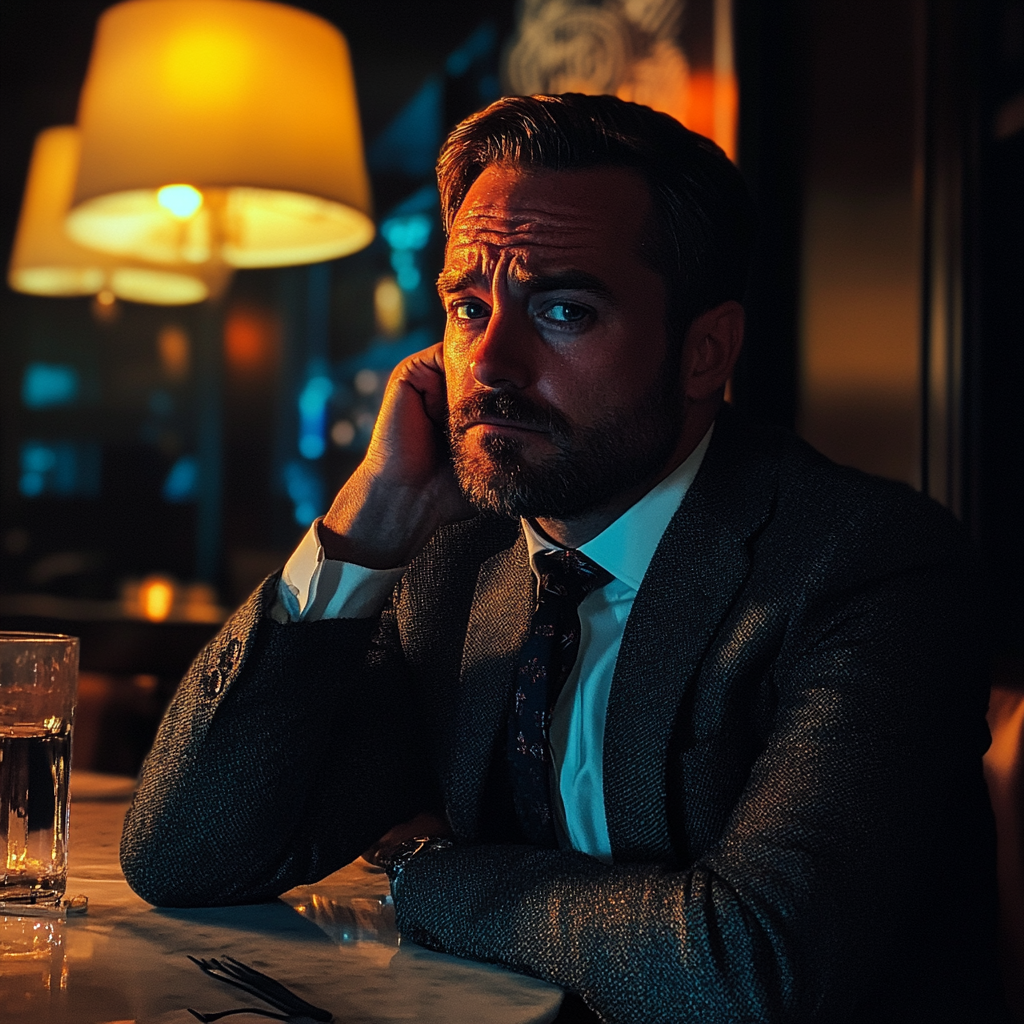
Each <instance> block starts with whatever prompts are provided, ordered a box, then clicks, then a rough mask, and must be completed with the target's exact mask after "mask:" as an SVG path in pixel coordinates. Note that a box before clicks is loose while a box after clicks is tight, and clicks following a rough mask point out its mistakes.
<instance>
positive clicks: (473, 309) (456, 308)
mask: <svg viewBox="0 0 1024 1024" xmlns="http://www.w3.org/2000/svg"><path fill="white" fill-rule="evenodd" d="M452 316H454V317H455V319H456V320H479V319H480V318H481V317H485V316H487V306H485V305H484V303H482V302H478V301H477V300H476V299H463V300H462V301H461V302H456V303H455V304H454V305H453V306H452Z"/></svg>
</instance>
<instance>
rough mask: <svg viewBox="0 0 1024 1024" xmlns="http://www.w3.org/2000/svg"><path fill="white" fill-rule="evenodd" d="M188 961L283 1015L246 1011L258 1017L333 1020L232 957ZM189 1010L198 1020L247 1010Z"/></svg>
mask: <svg viewBox="0 0 1024 1024" xmlns="http://www.w3.org/2000/svg"><path fill="white" fill-rule="evenodd" d="M189 960H191V961H192V963H194V964H195V965H196V966H197V967H198V968H199V969H200V970H201V971H202V972H203V973H204V974H206V975H208V976H209V977H211V978H215V979H216V980H217V981H222V982H224V984H226V985H232V986H234V987H235V988H240V989H241V990H242V991H243V992H248V993H249V995H253V996H256V998H257V999H262V1000H263V1001H264V1002H265V1003H269V1004H270V1005H271V1006H273V1007H274V1008H275V1009H276V1010H280V1011H281V1012H282V1013H283V1014H285V1016H283V1017H281V1016H279V1015H278V1014H273V1013H269V1012H267V1011H266V1010H249V1011H248V1012H249V1013H259V1014H260V1015H261V1016H264V1017H274V1018H276V1019H278V1020H288V1019H289V1018H291V1017H308V1018H311V1019H312V1020H314V1021H318V1022H322V1024H327V1022H329V1021H332V1020H334V1016H333V1014H332V1013H331V1011H330V1010H324V1009H323V1008H321V1007H319V1006H314V1005H313V1004H312V1003H307V1002H306V1000H305V999H302V998H301V997H300V996H297V995H296V994H295V993H294V992H292V991H291V990H290V989H288V988H285V986H284V985H282V984H281V983H280V982H279V981H275V980H274V979H273V978H271V977H269V976H268V975H266V974H262V973H261V972H260V971H257V970H255V969H254V968H252V967H249V966H247V965H246V964H243V963H242V962H241V961H239V960H236V959H235V958H234V957H230V956H226V957H224V959H223V960H217V959H215V958H213V957H211V958H210V959H209V960H206V959H199V958H197V957H194V956H190V957H189ZM189 1012H190V1013H192V1014H193V1016H195V1017H197V1018H198V1019H202V1020H204V1021H210V1020H216V1019H217V1018H218V1017H224V1016H227V1015H228V1014H229V1013H244V1012H246V1011H245V1008H244V1007H243V1008H240V1009H237V1010H227V1011H225V1012H224V1013H221V1014H218V1015H217V1016H216V1017H215V1016H213V1015H210V1014H205V1015H202V1016H200V1015H199V1014H198V1013H196V1012H195V1011H191V1010H190V1011H189Z"/></svg>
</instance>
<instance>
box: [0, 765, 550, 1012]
mask: <svg viewBox="0 0 1024 1024" xmlns="http://www.w3.org/2000/svg"><path fill="white" fill-rule="evenodd" d="M124 792H125V785H124V783H121V784H120V785H119V784H118V783H116V782H112V781H110V780H109V779H108V780H104V779H102V778H96V777H90V776H89V775H88V773H84V774H83V775H82V777H81V779H80V781H79V785H78V786H77V787H76V786H75V782H74V779H73V781H72V806H71V855H70V877H69V881H68V890H67V894H68V896H74V895H78V894H84V895H85V896H88V898H89V909H88V913H87V914H85V915H83V916H80V917H76V916H69V917H68V919H67V920H66V921H62V920H59V919H53V918H37V917H16V916H6V917H5V916H0V1006H2V1007H3V1014H2V1016H3V1020H4V1022H5V1024H50V1022H52V1024H101V1022H102V1024H106V1022H113V1021H117V1022H121V1021H128V1022H138V1024H148V1022H151V1021H152V1022H158V1024H193V1021H194V1019H193V1018H192V1017H191V1016H189V1014H188V1013H187V1012H186V1007H193V1008H195V1009H197V1010H200V1011H203V1012H216V1011H218V1010H226V1009H229V1008H232V1007H236V1006H260V1005H262V1004H260V1003H259V1002H258V1001H257V1000H250V999H249V998H248V997H247V996H246V995H245V994H244V993H242V992H236V991H234V990H232V989H230V988H228V987H227V986H224V985H221V984H219V983H218V982H216V981H213V980H212V979H210V978H207V977H206V976H205V975H203V974H202V973H201V972H200V971H199V969H198V968H196V967H195V966H194V965H193V964H192V963H190V962H189V960H188V959H187V955H188V954H191V955H193V956H197V957H219V956H223V955H229V956H233V957H235V958H237V959H238V960H241V961H243V962H244V963H247V964H250V965H251V966H253V967H256V968H257V969H259V970H262V971H264V972H265V973H267V974H269V975H271V976H272V977H274V978H276V979H278V980H279V981H281V982H283V983H284V984H286V985H287V986H288V987H289V988H292V989H293V990H294V991H295V992H296V993H297V994H299V995H301V996H302V997H303V998H305V999H307V1000H309V1001H310V1002H311V1003H314V1004H316V1005H318V1006H324V1007H327V1008H329V1009H330V1010H331V1011H332V1012H333V1013H334V1015H335V1020H336V1021H337V1022H338V1024H371V1022H375V1024H383V1022H392V1021H394V1022H397V1021H406V1022H408V1021H420V1022H427V1024H430V1022H437V1024H452V1022H467V1024H482V1022H487V1024H492V1022H493V1024H527V1022H536V1024H540V1022H544V1021H550V1020H552V1019H553V1018H554V1017H555V1015H556V1014H557V1012H558V1007H559V1004H560V1003H561V998H562V994H561V991H560V990H559V989H557V988H555V987H553V986H551V985H547V984H545V983H543V982H540V981H536V980H534V979H531V978H525V977H522V976H520V975H517V974H512V973H510V972H508V971H505V970H502V969H500V968H497V967H490V966H487V965H483V964H474V963H471V962H469V961H464V960H459V959H456V958H454V957H447V956H443V955H440V954H437V953H431V952H429V951H428V950H424V949H421V948H420V947H418V946H415V945H413V944H411V943H406V942H401V941H400V940H399V936H398V933H397V931H396V930H395V922H394V908H393V906H392V905H391V902H390V899H389V898H388V895H387V894H388V885H387V879H386V878H385V877H384V875H383V874H381V873H380V872H379V871H377V870H375V869H373V868H371V867H370V866H369V865H367V864H366V863H365V862H363V861H357V862H356V863H355V864H351V865H349V866H348V867H346V868H344V869H342V870H341V871H339V872H336V873H335V874H333V875H331V876H329V877H328V878H326V879H324V880H323V881H322V882H318V883H317V884H316V885H312V886H302V887H300V888H297V889H293V890H292V891H291V892H289V893H286V894H285V896H284V897H283V898H282V899H281V900H278V901H276V902H274V903H267V904H261V905H258V906H246V907H225V908H214V909H205V910H159V909H157V908H155V907H151V906H150V905H149V904H147V903H145V902H143V901H142V900H141V899H139V898H138V897H137V896H136V895H135V894H134V893H133V892H132V891H131V890H130V889H129V888H128V885H127V883H126V882H125V880H124V876H123V875H122V874H121V870H120V867H119V865H118V860H117V847H118V841H119V838H120V832H121V824H122V821H123V819H124V814H125V811H126V810H127V806H128V805H127V801H126V799H125V798H124ZM229 1019H230V1020H238V1021H239V1022H240V1024H241V1022H244V1021H252V1022H254V1024H255V1022H257V1021H259V1020H261V1019H262V1020H266V1018H265V1017H264V1018H260V1017H255V1016H252V1017H250V1016H245V1015H239V1016H238V1017H232V1018H229Z"/></svg>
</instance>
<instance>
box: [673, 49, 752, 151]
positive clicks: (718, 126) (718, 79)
mask: <svg viewBox="0 0 1024 1024" xmlns="http://www.w3.org/2000/svg"><path fill="white" fill-rule="evenodd" d="M739 105H740V92H739V86H738V84H737V82H736V76H735V75H734V74H718V75H716V74H715V72H714V71H711V70H710V69H708V70H699V71H692V72H691V73H690V81H689V85H688V88H687V91H686V101H685V105H684V113H683V116H682V117H681V118H680V120H681V121H682V122H683V124H685V125H686V127H687V128H689V129H690V130H691V131H695V132H699V133H700V134H701V135H706V136H707V137H708V138H709V139H714V140H715V142H717V143H718V145H719V146H721V147H722V149H724V150H725V155H726V156H727V157H729V159H730V160H735V159H736V120H737V117H738V116H739Z"/></svg>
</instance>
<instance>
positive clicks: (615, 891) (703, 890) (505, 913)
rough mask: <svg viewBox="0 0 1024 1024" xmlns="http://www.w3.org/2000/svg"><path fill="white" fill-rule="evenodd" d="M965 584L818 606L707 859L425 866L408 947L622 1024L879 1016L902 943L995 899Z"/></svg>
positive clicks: (902, 586) (420, 865)
mask: <svg viewBox="0 0 1024 1024" xmlns="http://www.w3.org/2000/svg"><path fill="white" fill-rule="evenodd" d="M951 589H952V587H951V577H950V572H949V567H948V566H938V565H932V566H931V567H921V566H918V567H915V568H913V569H907V568H905V567H904V569H903V570H894V571H893V573H892V575H891V576H889V577H888V578H885V579H876V580H874V581H872V582H871V583H870V584H866V585H857V586H855V587H853V588H852V589H848V590H847V591H846V592H845V593H836V592H835V591H833V594H832V595H831V596H829V597H827V598H821V599H819V600H818V601H817V602H815V603H814V604H813V607H808V608H807V609H806V610H805V611H803V612H802V622H801V628H800V630H799V641H798V642H794V643H790V644H789V645H788V646H786V648H785V650H784V651H783V652H781V653H780V652H778V651H777V652H776V655H777V656H776V658H775V662H774V664H773V666H772V668H771V669H770V671H772V672H773V673H774V674H775V687H776V689H777V692H778V704H777V707H776V709H775V711H774V713H773V717H772V726H771V732H770V734H769V736H768V738H767V742H766V743H765V745H764V747H763V750H762V752H761V754H760V756H759V757H758V758H757V760H756V761H755V763H754V764H753V766H752V768H751V771H750V774H749V777H748V780H747V784H746V787H745V788H744V790H743V793H742V796H741V799H740V800H739V802H738V804H737V805H736V806H735V808H734V810H733V812H732V815H731V818H730V820H729V822H728V825H727V827H726V829H725V831H724V833H723V834H722V835H721V838H720V840H719V841H718V842H716V843H715V844H714V845H713V846H712V848H710V849H708V850H706V851H705V852H703V853H702V854H701V855H700V856H699V857H698V859H697V860H696V861H695V862H693V863H692V864H690V865H687V866H685V867H682V868H680V867H679V866H673V865H655V864H638V863H615V864H612V865H606V864H603V863H600V862H598V861H596V860H593V859H591V858H589V857H587V856H585V855H583V854H579V853H576V852H572V851H557V850H541V849H536V848H532V847H526V846H511V845H484V846H476V847H473V846H465V847H456V848H454V849H452V850H448V851H437V852H434V853H427V854H424V855H422V856H421V857H418V858H414V859H413V860H412V861H411V862H410V863H409V864H408V866H407V867H406V868H405V869H404V871H403V873H402V875H401V876H400V878H399V879H398V881H397V883H396V893H395V900H396V908H397V917H398V924H399V927H400V929H401V930H402V932H403V934H405V935H406V936H408V937H409V938H411V939H413V940H414V941H417V942H419V943H421V944H424V945H426V946H428V947H431V948H435V949H439V950H442V951H445V952H449V953H454V954H456V955H460V956H467V957H472V958H475V959H479V960H483V961H488V962H493V963H499V964H504V965H506V966H508V967H511V968H513V969H515V970H518V971H522V972H525V973H529V974H532V975H535V976H537V977H540V978H543V979H545V980H547V981H551V982H554V983H556V984H559V985H562V986H564V987H566V988H568V989H570V990H572V991H575V992H577V993H579V994H580V995H581V996H582V997H583V999H584V1000H585V1002H586V1003H587V1004H588V1005H589V1006H590V1007H591V1008H592V1009H593V1010H595V1011H596V1012H597V1013H598V1015H599V1016H600V1018H601V1019H602V1020H604V1021H608V1022H618V1024H625V1022H632V1024H657V1022H673V1024H681V1022H689V1021H693V1022H698V1021H699V1022H701V1024H710V1022H726V1021H729V1022H735V1021H771V1020H791V1021H814V1020H847V1019H876V1018H875V1017H865V1018H857V1017H856V1015H855V1014H853V1013H852V1009H851V1008H852V1007H854V1006H856V1005H857V1001H858V998H859V992H858V986H859V985H861V984H862V981H863V979H870V981H871V983H877V979H878V978H880V977H885V975H886V971H887V970H889V967H888V964H887V959H891V960H892V962H893V963H895V964H896V965H897V966H896V967H895V968H894V970H896V971H897V972H901V971H904V970H909V969H910V968H909V967H907V966H906V963H905V962H901V958H902V957H904V956H905V955H906V949H905V948H904V947H905V946H906V945H910V946H913V945H914V942H915V941H916V940H915V938H914V936H920V935H921V933H922V931H924V930H927V928H928V927H931V924H930V922H931V923H934V932H935V934H934V935H933V936H932V939H933V941H934V940H936V936H938V935H940V934H945V935H946V936H947V938H951V937H952V936H951V932H953V930H954V929H961V930H966V932H967V933H970V928H969V925H968V924H967V923H966V922H964V921H963V920H962V919H961V920H957V914H956V911H955V910H954V909H953V902H952V900H951V899H949V894H950V893H955V894H956V895H957V897H958V898H960V897H962V898H963V899H964V901H965V902H966V903H968V904H969V903H970V902H971V901H972V900H974V899H975V896H977V897H978V900H977V902H978V903H979V904H981V903H984V898H983V897H984V894H983V893H982V894H978V893H972V892H970V891H969V890H970V887H971V885H972V882H971V877H972V875H974V876H976V875H977V874H978V871H977V870H976V869H977V867H978V861H977V859H974V858H973V857H972V855H969V854H968V853H967V852H966V849H967V846H969V841H968V843H966V844H965V843H964V842H963V837H964V836H969V835H970V834H971V830H972V829H973V828H979V829H980V830H981V833H982V834H984V832H985V828H986V826H988V827H990V825H989V823H988V820H987V818H986V816H985V811H984V800H985V798H984V790H983V784H982V781H981V772H980V753H981V751H982V749H983V747H984V743H985V738H984V718H983V716H984V703H985V698H984V694H983V689H982V688H981V687H979V686H976V685H974V684H973V683H972V682H971V670H970V668H969V666H968V665H967V664H966V662H967V656H968V652H969V645H968V644H967V643H966V642H965V638H964V637H965V627H964V621H965V618H964V616H966V617H967V618H969V617H970V614H969V609H967V610H965V608H964V604H965V603H966V598H964V600H963V601H958V600H956V599H955V596H954V597H951V596H950V593H951ZM965 589H966V588H965ZM936 595H938V596H936ZM708 784H709V785H710V786H713V781H709V783H708ZM688 796H689V799H690V800H692V801H699V800H700V799H701V794H700V793H699V792H694V793H690V794H689V795H688ZM965 809H967V810H968V811H970V813H971V814H973V817H971V816H970V814H967V816H966V817H965ZM974 812H977V813H974ZM982 873H983V872H982ZM944 907H945V913H947V914H949V915H950V916H951V918H952V919H950V917H944V916H943V908H944ZM922 915H923V916H922ZM929 915H930V916H929ZM894 936H896V937H897V938H898V937H899V936H902V938H903V940H904V945H903V946H901V945H900V942H899V941H894ZM943 942H945V945H946V946H947V947H949V948H952V947H953V943H952V942H949V941H945V940H940V941H936V946H941V945H942V944H943ZM922 948H925V947H924V946H922ZM931 967H932V970H933V971H935V970H941V967H940V963H939V962H936V963H934V964H932V965H931ZM956 968H957V969H958V970H961V971H964V972H966V973H970V969H971V968H970V966H969V965H965V964H964V963H960V964H957V965H956ZM933 988H936V986H933ZM952 1012H954V1014H955V1011H952ZM851 1014H852V1015H851ZM911 1016H912V1019H915V1020H916V1019H926V1018H925V1017H923V1016H922V1017H919V1016H918V1014H916V1013H914V1014H912V1015H911ZM885 1019H889V1017H888V1016H886V1017H885ZM934 1019H947V1016H945V1015H940V1017H937V1018H934ZM948 1019H961V1018H957V1017H955V1015H954V1016H953V1017H949V1018H948ZM964 1019H965V1018H964ZM974 1019H989V1018H987V1017H984V1016H979V1017H976V1018H974Z"/></svg>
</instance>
